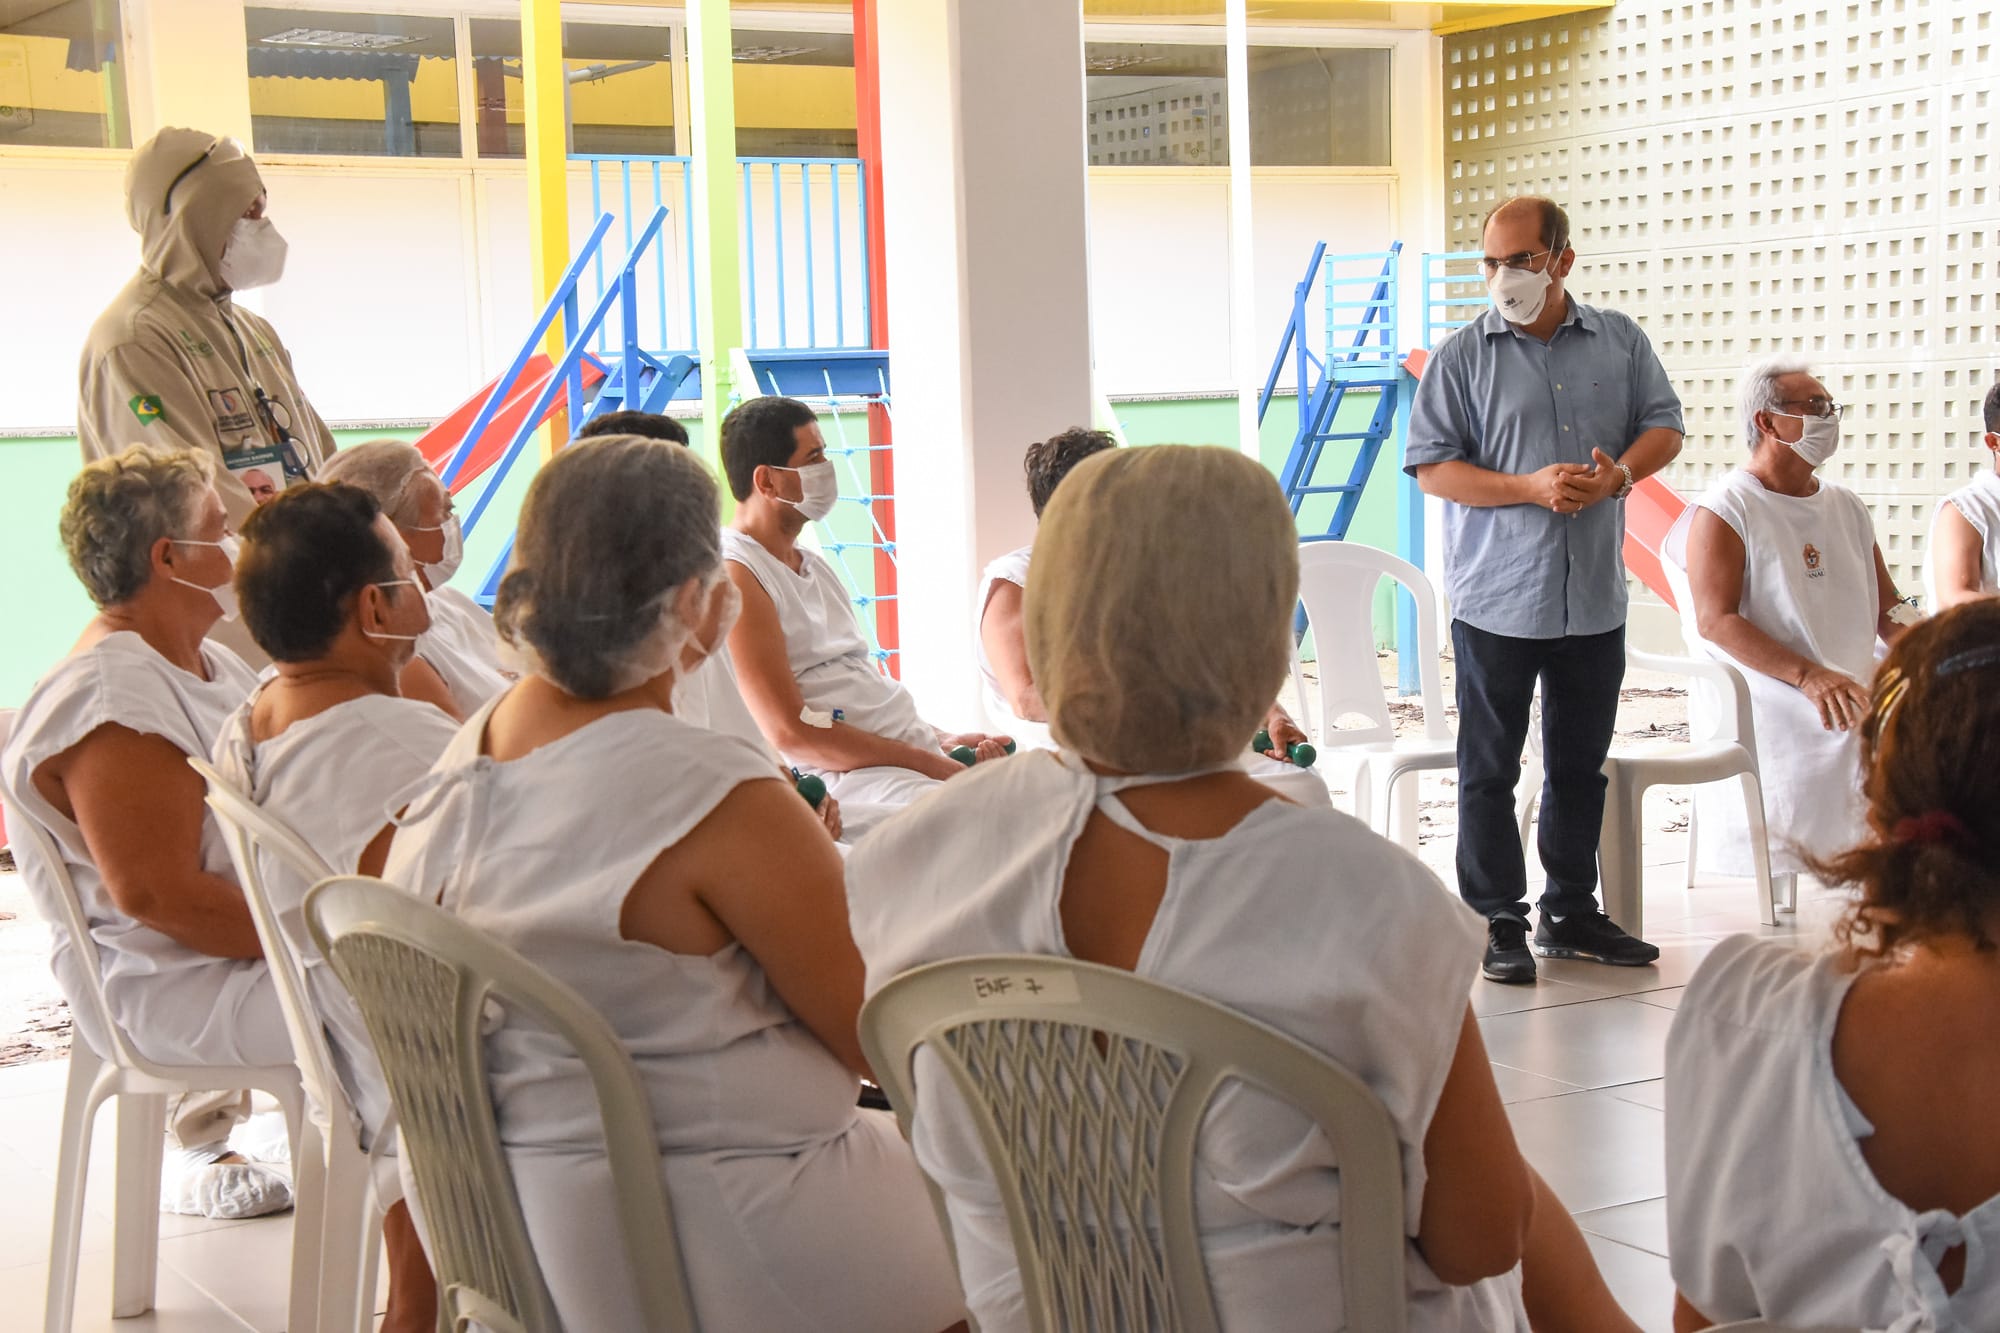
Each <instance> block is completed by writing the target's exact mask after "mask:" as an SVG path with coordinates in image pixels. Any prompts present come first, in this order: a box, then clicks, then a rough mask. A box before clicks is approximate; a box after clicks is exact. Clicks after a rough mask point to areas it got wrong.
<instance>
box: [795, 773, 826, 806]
mask: <svg viewBox="0 0 2000 1333" xmlns="http://www.w3.org/2000/svg"><path fill="white" fill-rule="evenodd" d="M792 782H793V784H794V785H795V786H797V787H798V789H799V795H801V796H803V797H805V798H806V804H807V805H809V806H811V807H812V808H813V809H815V810H817V809H819V805H820V802H821V801H824V800H825V799H826V782H825V780H824V779H822V778H821V777H820V776H819V775H818V774H816V773H801V772H799V770H797V769H796V768H795V769H793V770H792Z"/></svg>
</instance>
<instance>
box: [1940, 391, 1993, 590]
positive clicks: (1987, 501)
mask: <svg viewBox="0 0 2000 1333" xmlns="http://www.w3.org/2000/svg"><path fill="white" fill-rule="evenodd" d="M1980 414H1981V417H1982V418H1983V419H1982V420H1981V422H1980V425H1981V426H1983V427H1984V428H1985V430H1984V433H1983V434H1981V436H1980V437H1979V438H1980V442H1981V443H1982V444H1984V445H1985V446H1986V455H1987V456H1986V458H1985V459H1983V460H1981V461H1982V462H1983V463H1984V466H1982V467H1980V468H1979V469H1978V471H1977V472H1976V473H1975V474H1974V476H1973V478H1972V480H1971V481H1969V482H1967V483H1966V484H1965V485H1963V486H1961V487H1959V488H1958V489H1957V490H1955V491H1953V492H1952V493H1951V494H1950V495H1947V496H1945V497H1944V499H1942V500H1940V501H1938V503H1937V509H1936V510H1935V511H1934V512H1933V513H1932V515H1931V540H1930V546H1929V548H1928V552H1927V557H1926V559H1925V561H1924V582H1925V584H1926V585H1927V591H1928V592H1929V593H1930V607H1931V609H1932V610H1933V611H1946V610H1949V609H1951V608H1952V607H1954V606H1958V605H1960V604H1961V603H1964V602H1971V601H1976V600H1978V599H1979V598H1981V597H1991V596H1992V595H1993V594H1994V593H1996V592H2000V384H1995V385H1994V386H1993V387H1992V388H1990V389H1988V390H1987V391H1986V398H1985V400H1984V401H1983V402H1982V403H1981V404H1980Z"/></svg>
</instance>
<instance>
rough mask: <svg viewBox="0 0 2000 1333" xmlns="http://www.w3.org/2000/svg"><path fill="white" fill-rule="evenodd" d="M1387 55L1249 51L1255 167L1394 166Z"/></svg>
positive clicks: (1343, 50)
mask: <svg viewBox="0 0 2000 1333" xmlns="http://www.w3.org/2000/svg"><path fill="white" fill-rule="evenodd" d="M1390 55H1391V53H1390V52H1389V51H1388V50H1387V49H1386V48H1381V47H1376V48H1363V47H1332V48H1324V47H1301V46H1253V47H1251V48H1250V161H1251V162H1252V163H1254V164H1255V165H1257V166H1260V167H1386V166H1388V165H1389V66H1390Z"/></svg>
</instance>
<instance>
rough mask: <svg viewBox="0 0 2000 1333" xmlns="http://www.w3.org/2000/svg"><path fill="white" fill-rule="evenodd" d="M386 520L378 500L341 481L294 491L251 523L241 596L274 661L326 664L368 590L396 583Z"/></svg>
mask: <svg viewBox="0 0 2000 1333" xmlns="http://www.w3.org/2000/svg"><path fill="white" fill-rule="evenodd" d="M381 513H382V506H381V505H380V504H378V503H377V502H376V500H375V497H374V496H373V495H370V494H369V493H368V492H367V491H365V490H363V489H361V488H360V487H359V486H350V485H348V484H346V483H345V482H337V481H336V482H321V483H318V484H316V485H309V486H291V487H287V488H286V489H285V490H284V491H282V492H280V493H279V494H278V495H277V496H276V497H275V498H274V499H272V500H271V501H270V502H269V503H268V504H265V505H264V506H262V507H261V508H259V509H256V510H253V511H252V512H251V514H250V517H249V518H247V519H245V520H244V522H243V532H242V534H241V535H242V538H243V550H242V552H241V554H239V555H238V557H237V560H236V596H237V600H238V602H239V603H240V605H241V607H242V616H243V625H244V628H246V629H248V630H249V631H250V637H251V638H253V639H255V640H256V641H257V646H258V647H259V648H262V649H263V650H264V651H265V652H267V653H269V654H270V655H271V660H272V661H274V662H310V661H313V660H314V659H316V658H320V657H324V656H325V655H326V654H327V652H328V651H329V650H330V649H331V648H332V647H333V644H334V640H336V639H338V638H339V637H340V632H341V631H342V630H343V629H345V628H346V626H347V622H348V620H349V618H350V617H351V616H352V615H353V614H354V603H355V598H356V597H357V596H358V595H359V594H360V592H361V590H362V589H363V588H366V587H369V586H370V585H372V584H378V583H390V582H393V581H394V580H395V578H396V565H395V554H394V552H393V551H392V550H391V549H390V547H389V544H388V542H387V541H385V540H384V539H383V529H382V528H380V527H378V526H377V525H376V522H375V520H376V519H377V518H378V517H379V516H380V515H381ZM398 591H399V592H401V591H402V590H400V589H399V590H398Z"/></svg>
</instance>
